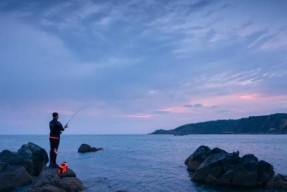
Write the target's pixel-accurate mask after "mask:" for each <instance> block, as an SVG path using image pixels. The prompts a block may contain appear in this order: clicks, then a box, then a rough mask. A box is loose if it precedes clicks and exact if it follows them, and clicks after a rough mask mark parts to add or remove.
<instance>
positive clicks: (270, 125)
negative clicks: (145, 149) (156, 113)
mask: <svg viewBox="0 0 287 192" xmlns="http://www.w3.org/2000/svg"><path fill="white" fill-rule="evenodd" d="M150 134H173V135H189V134H287V114H286V113H276V114H271V115H263V116H250V117H248V118H241V119H228V120H216V121H206V122H200V123H191V124H186V125H182V126H179V127H177V128H175V129H171V130H163V129H159V130H156V131H154V132H152V133H150Z"/></svg>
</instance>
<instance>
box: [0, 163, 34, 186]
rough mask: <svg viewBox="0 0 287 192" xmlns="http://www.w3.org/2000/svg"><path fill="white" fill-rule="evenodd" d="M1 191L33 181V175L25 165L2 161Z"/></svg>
mask: <svg viewBox="0 0 287 192" xmlns="http://www.w3.org/2000/svg"><path fill="white" fill-rule="evenodd" d="M0 181H1V182H0V191H5V190H8V189H13V188H15V187H18V186H23V185H27V184H29V183H31V182H32V177H31V176H30V175H29V174H28V173H27V171H26V169H25V168H24V167H23V166H15V165H9V164H7V163H3V162H0Z"/></svg>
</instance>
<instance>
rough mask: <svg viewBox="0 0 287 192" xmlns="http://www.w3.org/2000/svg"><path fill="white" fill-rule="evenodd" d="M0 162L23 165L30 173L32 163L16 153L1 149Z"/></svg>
mask: <svg viewBox="0 0 287 192" xmlns="http://www.w3.org/2000/svg"><path fill="white" fill-rule="evenodd" d="M0 162H5V163H8V164H10V165H19V166H23V167H25V169H26V171H27V172H28V173H29V174H30V175H32V170H33V163H32V160H30V159H23V158H22V157H21V156H19V155H17V154H16V153H12V152H11V151H9V150H3V151H2V152H1V153H0Z"/></svg>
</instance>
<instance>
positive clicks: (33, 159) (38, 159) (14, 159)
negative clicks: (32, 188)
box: [0, 142, 48, 176]
mask: <svg viewBox="0 0 287 192" xmlns="http://www.w3.org/2000/svg"><path fill="white" fill-rule="evenodd" d="M0 162H5V163H7V164H10V165H17V166H23V167H24V168H25V169H26V171H27V172H28V173H29V174H30V175H32V176H38V175H39V174H40V172H41V171H42V169H43V167H45V166H46V164H47V163H48V154H47V152H46V151H45V149H43V148H41V147H40V146H38V145H36V144H33V143H30V142H29V143H28V144H24V145H22V147H21V148H20V149H19V150H18V151H17V153H13V152H11V151H9V150H3V151H2V152H1V153H0Z"/></svg>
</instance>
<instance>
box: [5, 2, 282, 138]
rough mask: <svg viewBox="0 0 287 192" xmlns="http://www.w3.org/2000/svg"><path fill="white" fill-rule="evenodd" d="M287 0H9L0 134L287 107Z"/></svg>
mask: <svg viewBox="0 0 287 192" xmlns="http://www.w3.org/2000/svg"><path fill="white" fill-rule="evenodd" d="M286 53H287V1H285V0H265V1H262V0H240V1H239V0H233V1H229V0H225V1H223V0H178V1H173V0H125V1H116V0H114V1H113V0H66V1H64V0H49V1H38V0H0V89H1V93H0V134H48V133H49V126H48V123H49V121H50V120H51V113H52V112H55V111H56V112H58V113H59V114H60V118H59V120H60V122H62V124H65V123H66V122H67V121H69V119H70V118H71V117H72V116H73V114H74V113H75V112H77V111H79V110H80V111H79V112H78V113H77V115H76V116H75V117H74V118H73V119H72V121H71V122H70V124H69V128H68V129H67V130H66V131H65V134H147V133H150V132H152V131H155V130H156V129H173V128H176V127H178V126H180V125H183V124H188V123H196V122H202V121H209V120H217V119H238V118H242V117H248V116H256V115H267V114H273V113H285V112H286V111H287V84H286V80H287V54H286Z"/></svg>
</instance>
